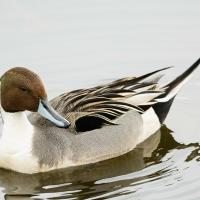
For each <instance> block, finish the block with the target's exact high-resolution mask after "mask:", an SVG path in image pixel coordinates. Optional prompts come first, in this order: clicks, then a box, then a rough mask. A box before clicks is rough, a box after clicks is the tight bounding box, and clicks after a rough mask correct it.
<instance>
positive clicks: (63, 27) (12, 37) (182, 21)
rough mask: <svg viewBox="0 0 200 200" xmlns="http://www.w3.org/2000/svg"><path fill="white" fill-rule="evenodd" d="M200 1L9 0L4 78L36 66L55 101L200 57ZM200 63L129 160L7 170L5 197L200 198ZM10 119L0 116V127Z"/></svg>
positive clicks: (3, 7)
mask: <svg viewBox="0 0 200 200" xmlns="http://www.w3.org/2000/svg"><path fill="white" fill-rule="evenodd" d="M199 8H200V2H199V1H198V0H191V1H181V0H168V1H159V0H152V1H144V0H141V1H134V0H124V1H122V0H84V1H81V0H67V1H66V0H60V1H51V0H48V1H47V0H43V1H38V0H34V1H24V0H20V1H19V0H15V1H9V0H5V1H3V0H2V1H0V55H1V59H0V75H1V74H2V73H3V72H5V71H6V70H7V69H9V68H10V67H11V66H26V67H29V68H30V69H32V70H34V71H35V72H37V73H38V74H40V76H41V77H42V78H43V79H44V82H45V84H46V88H47V91H48V94H49V98H52V97H54V96H56V95H58V94H60V93H62V92H64V91H70V90H72V89H77V88H85V87H90V86H94V85H97V84H101V83H105V82H107V81H111V80H114V79H116V78H121V77H124V76H131V75H140V74H143V73H146V72H149V71H152V70H155V69H158V68H161V67H166V66H176V68H174V69H171V70H169V72H168V73H167V76H166V78H164V80H163V82H164V81H168V80H170V79H172V78H174V77H175V76H176V75H178V74H179V73H181V72H182V71H183V70H184V69H186V68H187V67H188V66H189V65H191V64H192V63H193V62H194V61H195V60H196V59H197V58H198V57H199V56H200V12H199ZM199 91H200V70H198V71H197V72H196V73H195V74H194V77H193V79H192V80H191V81H190V82H189V83H188V84H187V85H186V86H185V87H184V88H183V90H182V91H181V92H180V93H179V95H178V96H177V98H176V101H175V103H174V105H173V107H172V109H171V112H170V114H169V116H168V118H167V120H166V122H165V124H166V126H163V127H162V128H161V130H160V131H158V132H157V133H155V134H154V135H153V136H152V137H151V138H149V139H148V140H147V141H145V142H144V143H143V144H142V145H140V146H139V147H138V148H137V149H135V150H134V151H132V152H130V153H128V154H126V155H124V156H121V157H119V158H115V159H111V160H108V161H104V162H100V163H97V164H94V165H88V166H83V167H78V168H70V169H64V170H60V171H57V172H51V173H44V174H39V175H22V174H17V173H14V172H10V171H6V170H0V199H17V200H19V199H91V200H92V199H137V200H146V199H147V200H156V199H159V200H160V199H166V200H168V199H170V200H171V199H174V200H177V199H181V200H197V199H199V198H200V173H199V172H200V162H199V161H200V145H199V143H200V131H199V123H200V117H199V113H200V106H199V102H200V95H199ZM1 126H2V124H1V123H0V127H1Z"/></svg>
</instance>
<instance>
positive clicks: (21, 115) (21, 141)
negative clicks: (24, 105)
mask: <svg viewBox="0 0 200 200" xmlns="http://www.w3.org/2000/svg"><path fill="white" fill-rule="evenodd" d="M1 113H2V117H3V130H2V137H1V140H0V141H1V144H2V145H5V147H6V150H7V151H8V152H10V153H11V152H13V153H14V152H17V151H19V150H22V149H23V148H24V146H26V145H27V143H29V145H30V142H31V138H32V136H33V126H32V125H31V123H30V122H29V120H28V118H27V116H26V113H25V112H16V113H8V112H5V111H4V110H3V109H2V108H1Z"/></svg>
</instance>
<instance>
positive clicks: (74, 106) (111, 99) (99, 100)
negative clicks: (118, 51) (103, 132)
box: [51, 67, 169, 132]
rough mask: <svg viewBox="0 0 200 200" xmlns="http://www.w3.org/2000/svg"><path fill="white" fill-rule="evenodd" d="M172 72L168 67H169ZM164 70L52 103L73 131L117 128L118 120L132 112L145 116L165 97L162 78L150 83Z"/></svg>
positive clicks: (72, 95)
mask: <svg viewBox="0 0 200 200" xmlns="http://www.w3.org/2000/svg"><path fill="white" fill-rule="evenodd" d="M168 68H169V67H168ZM168 68H163V69H160V70H157V71H154V72H151V73H149V74H145V75H143V76H140V77H137V78H136V77H127V78H123V79H119V80H116V81H114V82H111V83H109V84H105V85H101V86H97V87H93V88H89V89H80V90H75V91H72V92H69V93H65V94H62V95H60V96H58V97H56V98H55V99H53V100H52V101H51V104H52V106H53V107H54V109H55V110H57V111H58V112H59V113H60V114H62V115H63V116H64V117H65V118H66V119H68V120H69V121H70V123H71V129H72V130H73V131H76V132H84V131H89V130H93V129H96V128H100V127H101V126H103V125H115V124H116V123H115V119H116V118H118V117H119V116H121V115H123V114H125V113H126V112H128V111H130V110H135V111H137V112H140V113H143V112H144V109H146V108H147V107H150V106H151V105H153V104H155V103H156V101H154V99H155V98H156V97H158V96H160V95H161V94H163V92H164V90H165V88H159V86H158V81H159V79H160V78H161V76H157V77H156V78H153V79H150V78H151V77H152V76H153V75H154V74H156V73H158V72H161V71H163V70H166V69H168Z"/></svg>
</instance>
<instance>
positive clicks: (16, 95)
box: [0, 67, 69, 127]
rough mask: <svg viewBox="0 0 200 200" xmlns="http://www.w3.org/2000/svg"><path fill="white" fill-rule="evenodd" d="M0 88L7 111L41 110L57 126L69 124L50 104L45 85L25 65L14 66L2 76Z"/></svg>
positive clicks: (3, 104) (3, 105)
mask: <svg viewBox="0 0 200 200" xmlns="http://www.w3.org/2000/svg"><path fill="white" fill-rule="evenodd" d="M0 89H1V92H0V95H1V96H0V98H1V101H0V102H1V106H2V108H3V109H4V110H5V111H6V112H10V113H14V112H20V111H26V110H27V111H31V112H39V113H40V114H41V115H42V116H43V117H45V118H46V119H48V120H50V121H51V122H53V123H54V124H55V125H56V126H59V127H67V126H69V123H68V122H67V120H65V119H64V118H63V117H61V116H59V115H58V114H57V112H56V111H55V110H53V108H52V107H51V106H50V105H49V103H48V101H47V94H46V91H45V88H44V85H43V83H42V81H41V79H40V77H39V76H38V75H37V74H35V73H34V72H32V71H30V70H28V69H26V68H23V67H15V68H12V69H10V70H9V71H7V72H6V73H5V74H4V75H3V76H2V77H1V88H0Z"/></svg>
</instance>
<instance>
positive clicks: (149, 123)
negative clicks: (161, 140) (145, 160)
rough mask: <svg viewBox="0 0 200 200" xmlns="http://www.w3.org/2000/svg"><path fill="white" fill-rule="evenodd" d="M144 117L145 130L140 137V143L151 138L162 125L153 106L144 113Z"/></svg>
mask: <svg viewBox="0 0 200 200" xmlns="http://www.w3.org/2000/svg"><path fill="white" fill-rule="evenodd" d="M142 119H143V129H144V132H143V134H142V135H141V136H140V138H139V143H141V142H143V141H144V140H146V139H147V138H149V137H150V136H151V135H152V134H154V133H155V132H156V131H157V130H159V128H160V126H161V124H160V121H159V119H158V117H157V115H156V113H155V112H154V110H153V108H150V109H148V110H147V111H146V112H145V113H144V114H142Z"/></svg>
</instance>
